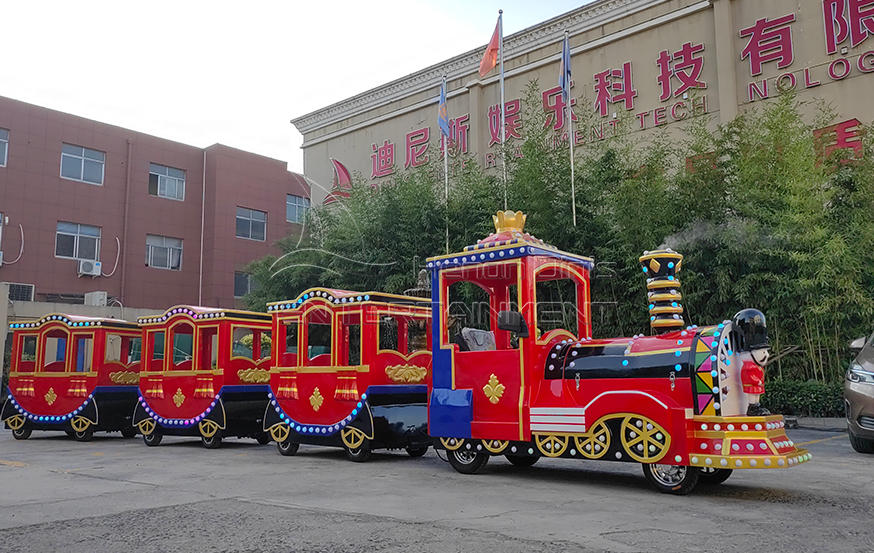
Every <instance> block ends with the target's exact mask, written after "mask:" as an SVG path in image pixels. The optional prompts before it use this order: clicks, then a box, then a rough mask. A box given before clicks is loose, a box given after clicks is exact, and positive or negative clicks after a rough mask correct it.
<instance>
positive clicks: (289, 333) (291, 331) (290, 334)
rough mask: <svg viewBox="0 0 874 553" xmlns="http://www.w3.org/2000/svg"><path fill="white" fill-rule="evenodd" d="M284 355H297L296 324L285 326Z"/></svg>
mask: <svg viewBox="0 0 874 553" xmlns="http://www.w3.org/2000/svg"><path fill="white" fill-rule="evenodd" d="M285 353H297V322H293V323H288V324H287V325H285Z"/></svg>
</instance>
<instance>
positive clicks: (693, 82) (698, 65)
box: [656, 42, 707, 102]
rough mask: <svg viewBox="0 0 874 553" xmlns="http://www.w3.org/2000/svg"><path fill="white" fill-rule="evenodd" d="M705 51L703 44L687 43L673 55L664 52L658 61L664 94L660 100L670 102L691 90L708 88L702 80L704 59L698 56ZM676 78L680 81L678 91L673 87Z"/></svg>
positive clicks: (659, 79) (660, 54)
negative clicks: (672, 98) (671, 99)
mask: <svg viewBox="0 0 874 553" xmlns="http://www.w3.org/2000/svg"><path fill="white" fill-rule="evenodd" d="M703 51H704V45H703V44H692V43H691V42H687V43H685V44H683V46H681V47H680V49H679V50H677V51H676V52H674V53H673V54H671V53H670V52H669V51H668V50H662V51H661V52H660V53H659V57H658V59H656V65H657V66H658V68H659V76H658V82H659V85H661V88H662V93H661V96H659V100H661V101H662V102H664V101H665V100H670V98H671V96H673V97H675V98H676V97H678V96H681V95H682V94H683V93H684V92H686V91H687V90H689V89H690V88H707V84H706V83H705V82H704V81H702V80H701V70H702V69H704V58H703V57H701V56H696V54H700V53H701V52H703ZM671 77H674V79H676V80H677V81H679V86H677V88H676V90H675V89H674V87H673V81H672V79H671Z"/></svg>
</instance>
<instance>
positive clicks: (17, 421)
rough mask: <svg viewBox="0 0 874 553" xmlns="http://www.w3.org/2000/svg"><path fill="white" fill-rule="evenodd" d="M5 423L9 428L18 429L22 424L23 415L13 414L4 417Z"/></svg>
mask: <svg viewBox="0 0 874 553" xmlns="http://www.w3.org/2000/svg"><path fill="white" fill-rule="evenodd" d="M6 424H8V425H9V428H10V429H12V430H18V429H20V428H22V427H23V426H24V417H23V416H22V415H15V416H12V417H9V418H8V419H6Z"/></svg>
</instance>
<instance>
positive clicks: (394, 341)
mask: <svg viewBox="0 0 874 553" xmlns="http://www.w3.org/2000/svg"><path fill="white" fill-rule="evenodd" d="M379 349H390V350H394V351H399V350H398V320H397V319H395V318H394V317H391V316H386V317H382V318H381V319H380V320H379Z"/></svg>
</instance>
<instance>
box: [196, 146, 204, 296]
mask: <svg viewBox="0 0 874 553" xmlns="http://www.w3.org/2000/svg"><path fill="white" fill-rule="evenodd" d="M205 220H206V150H204V151H203V181H202V183H201V189H200V282H199V283H198V285H197V305H203V229H204V224H205Z"/></svg>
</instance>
